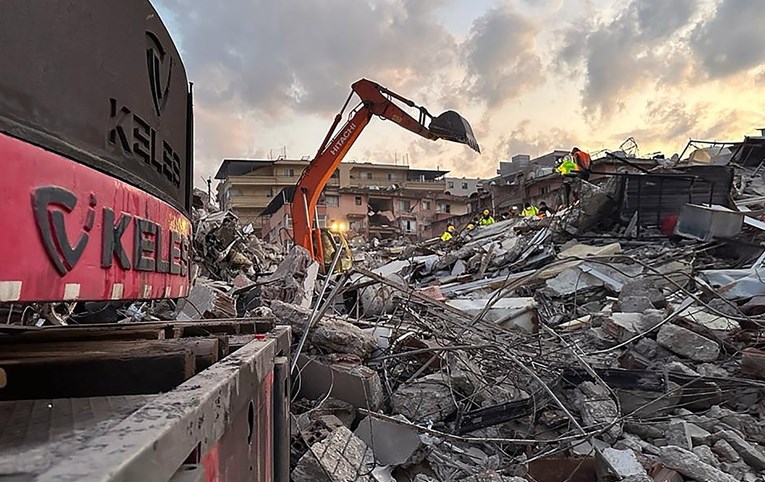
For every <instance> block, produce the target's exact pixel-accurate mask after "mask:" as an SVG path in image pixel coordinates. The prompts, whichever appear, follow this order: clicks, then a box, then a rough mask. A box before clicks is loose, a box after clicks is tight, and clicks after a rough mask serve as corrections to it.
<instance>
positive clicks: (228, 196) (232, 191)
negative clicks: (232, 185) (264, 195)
mask: <svg viewBox="0 0 765 482" xmlns="http://www.w3.org/2000/svg"><path fill="white" fill-rule="evenodd" d="M241 195H242V192H241V191H240V190H239V189H229V190H228V191H226V199H231V198H232V197H237V196H241Z"/></svg>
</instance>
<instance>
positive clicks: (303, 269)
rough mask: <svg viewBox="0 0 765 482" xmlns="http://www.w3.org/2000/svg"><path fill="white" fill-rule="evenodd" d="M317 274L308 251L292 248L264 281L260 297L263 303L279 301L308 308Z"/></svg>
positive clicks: (316, 267) (316, 265)
mask: <svg viewBox="0 0 765 482" xmlns="http://www.w3.org/2000/svg"><path fill="white" fill-rule="evenodd" d="M318 272H319V265H318V263H317V262H316V261H314V260H313V259H312V258H311V255H310V254H309V253H308V250H306V249H305V248H303V247H302V246H293V247H292V249H291V250H290V252H289V254H287V256H286V257H285V258H284V260H283V261H282V262H281V263H279V266H278V268H276V271H274V273H273V274H272V275H271V276H269V277H268V278H267V279H266V283H265V284H264V285H263V287H262V288H261V297H262V299H263V300H264V302H265V303H269V302H271V301H273V300H279V301H284V302H286V303H291V304H295V305H299V306H302V307H303V308H308V307H310V306H311V300H312V299H313V288H314V284H315V283H316V276H317V274H318Z"/></svg>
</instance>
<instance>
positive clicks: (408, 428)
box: [271, 188, 765, 482]
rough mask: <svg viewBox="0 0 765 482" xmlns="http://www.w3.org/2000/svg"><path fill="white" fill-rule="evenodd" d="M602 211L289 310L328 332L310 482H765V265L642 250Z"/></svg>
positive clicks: (358, 273) (358, 272)
mask: <svg viewBox="0 0 765 482" xmlns="http://www.w3.org/2000/svg"><path fill="white" fill-rule="evenodd" d="M589 196H590V197H589V198H585V199H583V200H581V201H580V203H581V204H580V203H577V204H575V205H574V206H573V207H572V208H570V209H568V210H566V211H564V212H560V213H557V214H556V215H555V216H553V217H551V218H545V219H541V220H540V219H511V220H508V221H501V222H498V223H495V224H493V225H490V226H486V227H480V228H477V229H476V230H474V231H471V232H465V233H462V234H461V235H460V236H459V237H457V239H456V240H455V241H452V242H450V243H439V242H436V241H433V242H430V243H422V244H419V245H412V244H409V245H403V246H380V247H379V248H378V250H377V251H374V246H369V245H368V246H366V247H365V248H363V249H364V256H363V257H364V260H365V264H364V265H363V266H359V265H357V266H355V267H354V269H353V270H352V271H351V272H350V273H341V274H336V275H334V276H332V277H329V278H325V277H323V276H319V277H318V278H317V281H316V289H315V292H316V293H320V292H324V293H325V295H324V296H321V297H317V298H316V299H315V303H314V304H313V307H312V308H309V309H306V308H304V307H303V308H301V307H298V306H297V304H292V305H291V303H290V302H289V301H287V300H280V301H278V302H272V305H271V308H272V313H273V314H274V316H275V317H276V318H277V320H278V322H279V323H284V324H290V325H292V326H293V327H294V328H295V331H296V339H297V338H300V337H301V336H302V334H303V333H305V330H306V329H307V330H308V333H307V335H306V337H305V338H306V342H305V344H304V345H303V346H302V347H301V351H300V353H299V354H297V356H298V359H297V362H296V367H295V370H294V371H293V390H294V392H295V396H296V397H297V399H296V402H295V403H294V404H293V417H294V418H295V423H294V424H293V432H292V437H293V455H295V457H294V460H293V465H294V471H293V474H292V478H293V480H295V481H308V480H330V481H340V480H343V481H344V480H370V481H371V480H385V481H393V480H418V481H468V480H469V481H474V480H475V481H478V480H492V481H493V480H497V481H520V480H538V481H562V480H592V481H596V480H597V481H618V480H624V481H705V480H708V481H725V480H746V481H752V482H754V481H762V480H765V479H763V474H765V465H763V463H764V462H765V397H763V395H765V377H764V376H763V375H765V366H764V365H763V364H765V352H763V348H764V347H765V343H764V342H763V341H762V340H763V338H762V336H763V334H765V329H763V320H762V318H761V316H760V315H761V314H762V313H763V312H765V310H762V309H760V308H758V307H760V306H763V305H762V304H761V302H760V300H759V299H758V297H760V296H761V295H763V294H765V292H763V291H761V290H762V287H760V286H758V285H755V284H752V283H750V281H744V280H747V279H749V280H752V279H754V276H756V275H755V273H757V272H758V271H759V269H760V268H759V266H760V264H761V263H762V259H761V258H760V257H761V256H762V248H760V249H759V251H756V250H755V251H756V252H753V254H752V256H749V257H748V258H746V259H744V258H742V257H740V256H737V255H735V254H733V255H732V254H731V253H730V243H731V241H729V240H725V239H718V238H715V239H713V240H711V241H706V242H702V241H698V240H691V239H683V238H679V237H674V238H667V237H662V238H656V237H654V235H655V234H657V233H658V230H659V228H658V226H657V227H656V228H655V230H653V231H651V230H650V228H647V229H644V233H647V234H646V235H645V237H644V238H643V239H641V238H638V237H627V236H624V231H625V229H624V226H623V225H618V224H613V223H610V222H608V220H607V219H606V217H607V216H608V212H609V211H608V209H605V208H603V207H596V208H595V209H593V206H595V205H596V204H599V205H600V206H606V205H608V202H606V201H603V199H608V197H609V195H608V192H607V189H603V188H592V189H591V191H590V194H589ZM588 199H589V201H588ZM598 199H600V200H601V202H600V203H596V201H597V200H598ZM582 204H586V205H587V206H588V208H587V209H583V208H580V206H581V205H582ZM748 235H750V236H751V239H762V233H760V232H757V231H756V229H755V230H752V231H749V232H748ZM646 238H647V239H646ZM325 283H326V284H327V286H326V287H324V284H325ZM760 283H762V282H760ZM734 288H735V289H734ZM732 293H735V296H734V295H733V294H732ZM340 445H343V446H345V447H347V449H346V450H345V452H343V453H342V454H341V453H339V452H338V450H339V449H340ZM330 454H332V455H331V457H330ZM328 458H331V459H332V460H333V461H334V462H332V463H328V462H323V461H325V460H328ZM348 463H352V465H353V466H354V467H355V468H356V473H354V474H351V473H350V472H348V470H347V467H346V464H348ZM307 467H310V468H311V470H307ZM321 467H323V469H320V468H321ZM335 468H336V470H335Z"/></svg>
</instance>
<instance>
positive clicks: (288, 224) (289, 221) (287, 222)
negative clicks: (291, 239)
mask: <svg viewBox="0 0 765 482" xmlns="http://www.w3.org/2000/svg"><path fill="white" fill-rule="evenodd" d="M284 227H285V228H287V229H292V216H290V214H289V213H286V214H285V215H284Z"/></svg>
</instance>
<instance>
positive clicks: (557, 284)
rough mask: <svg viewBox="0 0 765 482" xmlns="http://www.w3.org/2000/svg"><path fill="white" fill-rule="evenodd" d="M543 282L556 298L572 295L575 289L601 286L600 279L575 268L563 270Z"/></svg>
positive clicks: (582, 289) (580, 289)
mask: <svg viewBox="0 0 765 482" xmlns="http://www.w3.org/2000/svg"><path fill="white" fill-rule="evenodd" d="M545 284H546V285H547V289H548V290H549V291H550V293H551V294H552V296H553V297H558V298H560V297H564V296H570V295H573V294H574V293H575V292H577V291H584V290H588V289H593V288H600V287H602V286H603V282H602V281H601V280H599V279H598V278H596V277H594V276H593V275H591V274H587V273H583V272H582V271H580V270H578V269H576V268H569V269H567V270H564V271H563V272H561V273H560V274H559V275H557V276H556V277H554V278H551V279H548V280H547V281H546V282H545Z"/></svg>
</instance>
